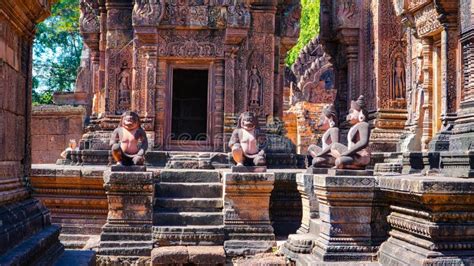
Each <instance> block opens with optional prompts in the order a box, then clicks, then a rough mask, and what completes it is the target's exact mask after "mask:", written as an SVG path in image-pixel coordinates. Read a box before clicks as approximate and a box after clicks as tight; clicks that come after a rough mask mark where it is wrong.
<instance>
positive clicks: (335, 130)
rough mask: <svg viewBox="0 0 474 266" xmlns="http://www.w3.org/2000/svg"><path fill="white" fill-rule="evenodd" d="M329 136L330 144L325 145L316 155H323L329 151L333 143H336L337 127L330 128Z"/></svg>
mask: <svg viewBox="0 0 474 266" xmlns="http://www.w3.org/2000/svg"><path fill="white" fill-rule="evenodd" d="M329 136H330V138H331V144H330V145H326V147H325V148H324V149H323V150H322V151H321V152H319V153H318V154H317V155H316V156H318V157H319V156H322V155H325V154H327V153H329V152H331V147H332V145H333V144H334V143H338V142H339V128H333V129H332V130H331V132H330V133H329Z"/></svg>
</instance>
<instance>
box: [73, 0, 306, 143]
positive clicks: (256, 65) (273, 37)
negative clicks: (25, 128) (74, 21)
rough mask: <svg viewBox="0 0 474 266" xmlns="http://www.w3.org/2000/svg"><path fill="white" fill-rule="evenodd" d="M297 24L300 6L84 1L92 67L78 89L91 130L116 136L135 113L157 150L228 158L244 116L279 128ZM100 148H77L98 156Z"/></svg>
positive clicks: (91, 139)
mask: <svg viewBox="0 0 474 266" xmlns="http://www.w3.org/2000/svg"><path fill="white" fill-rule="evenodd" d="M299 17H300V6H299V4H298V1H221V0H218V1H164V0H161V1H134V2H133V1H120V0H107V1H100V0H99V1H98V0H81V19H80V26H81V34H82V36H83V39H84V44H85V45H86V47H87V50H88V52H87V53H88V57H86V59H85V60H83V62H84V61H87V63H86V64H83V66H82V67H81V71H80V73H79V74H80V75H81V79H78V83H79V84H80V86H78V87H80V89H81V92H87V93H88V95H89V99H90V101H91V102H92V105H91V106H90V111H89V113H90V114H92V124H93V125H96V127H95V128H94V127H91V128H92V129H93V130H94V131H108V130H111V129H113V128H115V127H116V126H117V117H118V115H120V114H121V113H122V112H124V111H125V110H134V111H137V112H138V113H139V114H140V116H141V118H142V123H143V125H144V127H145V129H146V131H147V133H148V134H149V139H150V143H151V146H152V147H154V149H155V150H194V151H223V150H225V149H226V142H227V141H226V140H227V139H228V137H229V135H230V131H231V128H232V126H233V125H234V123H235V121H236V118H237V116H238V115H239V114H240V113H241V112H243V111H247V110H251V111H253V112H256V113H257V114H258V115H259V117H260V119H261V120H262V123H261V124H262V127H263V126H265V125H267V124H272V122H273V121H274V120H276V119H278V118H281V116H282V112H283V109H282V108H283V106H282V105H283V103H282V94H283V72H284V57H285V54H286V52H287V51H288V50H289V49H290V48H291V47H292V46H293V45H294V44H295V43H296V41H297V38H298V34H299ZM98 139H100V137H98V134H95V133H94V134H88V135H86V136H85V137H84V141H83V142H82V144H81V147H82V148H83V149H101V148H103V147H102V143H103V142H101V141H98Z"/></svg>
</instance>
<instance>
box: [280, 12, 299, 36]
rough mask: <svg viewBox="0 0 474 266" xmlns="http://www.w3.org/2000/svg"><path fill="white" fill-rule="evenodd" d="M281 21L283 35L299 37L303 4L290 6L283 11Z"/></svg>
mask: <svg viewBox="0 0 474 266" xmlns="http://www.w3.org/2000/svg"><path fill="white" fill-rule="evenodd" d="M283 16H284V19H283V20H282V22H281V29H282V32H281V35H282V36H285V37H292V38H298V36H299V33H300V18H301V6H300V5H299V4H296V5H293V6H290V7H289V8H287V10H286V11H285V12H284V13H283Z"/></svg>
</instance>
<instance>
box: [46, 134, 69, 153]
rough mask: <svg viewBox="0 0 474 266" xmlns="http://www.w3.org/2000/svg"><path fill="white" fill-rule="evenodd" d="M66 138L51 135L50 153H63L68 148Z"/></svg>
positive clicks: (49, 139) (49, 142)
mask: <svg viewBox="0 0 474 266" xmlns="http://www.w3.org/2000/svg"><path fill="white" fill-rule="evenodd" d="M66 146H67V145H66V137H65V136H64V135H50V136H49V138H48V150H49V151H61V150H64V149H65V148H66Z"/></svg>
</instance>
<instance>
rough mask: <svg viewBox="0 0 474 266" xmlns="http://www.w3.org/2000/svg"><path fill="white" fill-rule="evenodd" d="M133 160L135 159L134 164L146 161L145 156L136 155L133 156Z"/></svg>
mask: <svg viewBox="0 0 474 266" xmlns="http://www.w3.org/2000/svg"><path fill="white" fill-rule="evenodd" d="M132 161H133V164H135V165H142V164H143V162H144V159H143V156H135V157H133V159H132Z"/></svg>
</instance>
